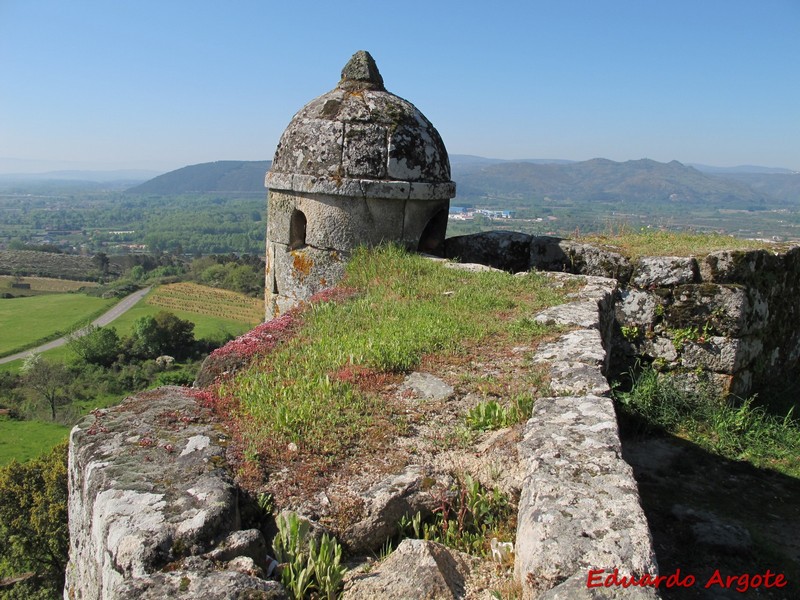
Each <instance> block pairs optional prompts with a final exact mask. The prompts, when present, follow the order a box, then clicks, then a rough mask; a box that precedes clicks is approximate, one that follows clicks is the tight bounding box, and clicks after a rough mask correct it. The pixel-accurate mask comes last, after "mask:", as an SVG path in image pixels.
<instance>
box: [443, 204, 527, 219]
mask: <svg viewBox="0 0 800 600" xmlns="http://www.w3.org/2000/svg"><path fill="white" fill-rule="evenodd" d="M475 215H482V216H484V217H487V218H489V219H513V218H514V211H512V210H488V209H485V208H465V207H463V206H451V207H450V213H449V214H448V218H450V219H452V220H454V221H471V220H472V219H474V218H475Z"/></svg>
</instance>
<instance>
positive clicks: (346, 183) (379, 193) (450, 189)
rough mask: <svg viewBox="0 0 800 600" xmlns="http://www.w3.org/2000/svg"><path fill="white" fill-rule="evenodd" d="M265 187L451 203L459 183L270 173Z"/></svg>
mask: <svg viewBox="0 0 800 600" xmlns="http://www.w3.org/2000/svg"><path fill="white" fill-rule="evenodd" d="M264 185H265V186H266V187H267V188H269V189H271V190H276V191H291V192H301V193H306V194H326V195H332V196H350V197H356V198H361V197H364V198H387V199H390V200H448V199H450V198H452V197H453V196H455V195H456V184H455V183H453V182H452V181H449V182H433V183H426V182H420V181H414V182H409V181H393V180H381V179H352V178H347V177H337V178H335V179H334V178H331V177H318V176H314V175H301V174H298V173H279V172H272V171H270V172H269V173H267V175H266V177H265V179H264Z"/></svg>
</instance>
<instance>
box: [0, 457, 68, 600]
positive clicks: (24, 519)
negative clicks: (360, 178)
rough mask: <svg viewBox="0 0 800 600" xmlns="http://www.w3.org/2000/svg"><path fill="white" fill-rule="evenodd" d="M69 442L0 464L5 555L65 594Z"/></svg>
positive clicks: (0, 555)
mask: <svg viewBox="0 0 800 600" xmlns="http://www.w3.org/2000/svg"><path fill="white" fill-rule="evenodd" d="M67 493H68V492H67V442H64V443H62V444H59V445H58V446H56V447H55V448H53V450H52V451H50V452H49V453H47V454H44V455H42V456H40V457H39V458H36V459H34V460H30V461H28V462H25V463H18V462H16V461H12V462H11V464H9V465H7V466H5V467H2V468H0V539H2V540H3V541H2V543H0V559H2V560H3V561H5V562H6V563H7V564H8V565H9V566H10V567H11V568H12V569H13V570H14V571H16V572H17V573H21V572H24V571H30V570H33V571H35V572H36V574H37V575H39V577H40V578H42V580H43V584H44V586H45V587H47V588H48V589H50V590H51V591H52V594H51V597H55V596H56V595H60V593H61V590H63V588H64V571H65V569H66V566H67V558H68V552H69V529H68V527H67Z"/></svg>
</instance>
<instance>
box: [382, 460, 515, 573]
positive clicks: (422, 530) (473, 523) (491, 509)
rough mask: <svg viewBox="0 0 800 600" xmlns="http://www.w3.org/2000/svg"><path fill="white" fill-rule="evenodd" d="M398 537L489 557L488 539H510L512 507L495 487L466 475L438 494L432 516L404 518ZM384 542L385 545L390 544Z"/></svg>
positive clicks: (513, 522) (513, 520) (418, 514)
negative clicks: (442, 545) (424, 541)
mask: <svg viewBox="0 0 800 600" xmlns="http://www.w3.org/2000/svg"><path fill="white" fill-rule="evenodd" d="M398 528H399V534H398V538H399V539H402V538H405V537H413V538H417V539H424V540H431V541H434V542H439V543H440V544H444V545H445V546H449V547H451V548H455V549H457V550H460V551H462V552H466V553H468V554H473V555H475V556H483V557H488V556H491V551H492V550H491V540H492V538H495V539H496V540H500V541H506V540H513V539H514V533H515V529H516V520H515V510H514V504H513V502H512V501H511V499H510V498H509V497H508V496H507V495H506V494H504V493H503V492H501V491H500V490H499V489H498V488H493V489H491V490H490V489H488V488H486V487H484V486H483V485H481V483H480V482H479V481H478V480H476V479H473V478H472V477H471V476H470V475H464V476H463V477H462V478H459V479H458V480H457V482H456V483H455V484H454V485H453V487H452V488H451V489H450V490H447V491H445V492H443V493H442V494H440V495H439V497H438V499H437V507H436V509H435V510H434V512H433V514H432V515H431V516H430V517H429V518H427V519H423V518H422V515H421V513H417V514H415V515H414V516H413V517H408V516H407V515H406V516H404V517H403V518H402V519H401V520H400V522H399V523H398ZM391 541H392V540H391V539H390V540H387V544H388V543H391Z"/></svg>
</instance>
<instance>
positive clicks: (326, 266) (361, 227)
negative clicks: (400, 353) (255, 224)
mask: <svg viewBox="0 0 800 600" xmlns="http://www.w3.org/2000/svg"><path fill="white" fill-rule="evenodd" d="M266 186H267V188H269V193H268V200H267V204H268V217H267V219H268V221H267V272H266V277H267V279H266V316H267V319H270V318H272V317H274V316H277V315H278V314H280V313H281V312H282V311H284V310H286V309H287V308H290V307H292V306H294V305H296V304H298V303H299V302H302V301H303V300H306V299H307V298H309V297H310V296H312V295H313V294H315V293H316V292H318V291H320V290H322V289H324V288H326V287H331V286H333V285H335V284H336V283H338V281H339V280H340V279H341V278H342V276H343V275H344V267H345V262H346V260H347V258H348V257H349V255H350V253H351V251H352V250H353V249H354V248H356V247H357V246H359V245H365V246H375V245H377V244H380V243H381V242H390V241H391V242H397V243H399V244H402V245H403V246H405V247H406V248H408V249H410V250H419V251H421V252H426V253H431V254H438V253H441V252H442V250H443V242H444V236H445V230H446V228H447V213H448V210H449V206H450V198H452V197H453V196H455V183H453V182H452V181H450V161H449V159H448V157H447V150H445V147H444V143H442V139H441V137H439V133H438V132H437V131H436V129H435V128H434V127H433V125H432V124H431V122H430V121H428V119H426V118H425V116H424V115H423V114H422V113H421V112H420V111H419V110H417V108H416V107H415V106H414V105H413V104H411V103H410V102H408V101H406V100H403V99H402V98H399V97H398V96H395V95H394V94H391V93H389V92H387V91H386V88H384V87H383V78H382V77H381V74H380V73H379V72H378V67H377V66H376V64H375V61H374V60H373V58H372V57H371V56H370V55H369V53H367V52H364V51H359V52H357V53H356V54H354V55H353V57H352V58H351V59H350V62H348V63H347V65H346V66H345V67H344V69H343V70H342V79H341V81H340V82H339V85H337V86H336V88H334V89H333V90H332V91H330V92H328V93H327V94H323V95H322V96H320V97H319V98H316V99H314V100H312V101H311V102H309V103H308V104H307V105H306V106H304V107H303V108H302V109H301V110H300V111H299V112H298V113H297V114H296V115H295V116H294V117H293V118H292V121H291V123H289V126H288V127H287V128H286V131H284V132H283V135H282V136H281V140H280V142H279V143H278V149H277V150H276V151H275V159H274V160H273V162H272V169H271V170H270V171H269V172H268V173H267V176H266Z"/></svg>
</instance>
